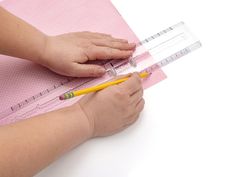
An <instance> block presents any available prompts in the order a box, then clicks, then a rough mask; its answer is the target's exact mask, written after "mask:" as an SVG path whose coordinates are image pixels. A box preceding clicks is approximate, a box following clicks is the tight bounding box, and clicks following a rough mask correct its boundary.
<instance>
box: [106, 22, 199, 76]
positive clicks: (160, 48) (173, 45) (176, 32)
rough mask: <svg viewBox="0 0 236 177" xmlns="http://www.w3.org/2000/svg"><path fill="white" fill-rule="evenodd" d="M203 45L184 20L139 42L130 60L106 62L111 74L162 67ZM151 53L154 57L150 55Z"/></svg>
mask: <svg viewBox="0 0 236 177" xmlns="http://www.w3.org/2000/svg"><path fill="white" fill-rule="evenodd" d="M199 47H201V42H200V41H199V40H198V39H197V38H196V37H195V36H194V35H193V34H192V33H191V32H190V31H189V29H188V28H187V27H186V25H185V24H184V22H180V23H178V24H176V25H173V26H171V27H169V28H167V29H165V30H162V31H161V32H159V33H156V34H154V35H152V36H150V37H148V38H146V39H144V40H142V41H140V42H139V43H138V44H137V50H136V51H135V53H134V55H133V56H132V58H130V59H129V60H128V61H117V60H113V61H111V62H109V63H107V64H105V68H106V69H107V71H108V72H109V74H110V75H117V74H120V73H122V74H124V73H128V72H133V71H142V70H149V71H150V72H151V70H152V69H154V68H156V69H157V68H161V67H163V66H166V65H168V64H170V63H171V62H173V61H175V60H177V59H179V58H181V57H182V56H184V55H186V54H188V53H190V52H192V51H194V50H196V49H198V48H199ZM150 54H151V56H152V57H150Z"/></svg>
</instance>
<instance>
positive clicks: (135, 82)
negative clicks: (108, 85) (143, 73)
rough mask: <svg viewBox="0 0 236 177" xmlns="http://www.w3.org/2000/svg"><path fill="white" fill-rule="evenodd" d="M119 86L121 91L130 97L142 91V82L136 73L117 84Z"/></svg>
mask: <svg viewBox="0 0 236 177" xmlns="http://www.w3.org/2000/svg"><path fill="white" fill-rule="evenodd" d="M119 86H120V87H121V88H122V89H124V90H127V92H128V93H129V95H132V94H134V93H135V92H137V91H138V90H140V89H142V81H141V78H140V77H139V75H138V74H137V73H134V74H132V75H131V76H130V78H129V79H128V80H127V81H125V82H123V83H121V84H119Z"/></svg>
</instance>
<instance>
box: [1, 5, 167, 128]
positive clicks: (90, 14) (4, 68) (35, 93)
mask: <svg viewBox="0 0 236 177" xmlns="http://www.w3.org/2000/svg"><path fill="white" fill-rule="evenodd" d="M0 5H1V6H2V7H4V8H6V9H7V10H9V11H10V12H12V13H13V14H15V15H17V16H18V17H20V18H22V19H24V20H25V21H27V22H29V23H31V24H32V25H34V26H35V27H37V28H38V29H40V30H41V31H43V32H45V33H47V34H49V35H57V34H61V33H68V32H75V31H93V32H101V33H108V34H111V35H112V36H114V37H119V38H126V39H128V40H129V41H132V42H138V41H139V40H138V38H137V37H136V36H135V34H134V33H133V32H132V30H131V29H130V28H129V26H128V25H127V24H126V22H125V21H124V20H123V19H122V17H121V16H120V15H119V13H118V12H117V11H116V9H115V8H114V7H113V5H112V4H111V2H110V1H109V0H93V1H88V0H70V1H66V0H60V1H56V0H51V1H48V0H33V1H29V0H21V1H18V0H5V1H3V2H1V3H0ZM26 50H27V49H26ZM164 78H165V74H164V73H163V72H162V71H161V70H157V71H156V72H155V73H153V74H152V77H151V78H149V79H147V80H146V81H144V86H145V87H148V86H151V85H153V84H155V83H157V82H159V81H161V80H162V79H164ZM107 79H109V76H108V75H106V76H104V77H102V78H99V79H95V80H92V81H90V82H86V83H85V84H83V85H81V86H80V83H82V82H85V81H86V80H91V79H73V80H72V81H71V78H67V77H63V76H60V75H57V74H55V73H53V72H51V71H49V70H48V69H46V68H44V67H42V66H39V65H37V64H34V63H32V62H28V61H25V60H22V59H17V58H13V57H8V56H3V55H0V98H1V106H0V125H3V124H9V123H12V122H15V121H18V120H21V119H25V118H29V117H32V116H34V115H37V114H40V113H43V112H47V111H51V110H54V109H57V108H60V107H64V106H67V105H70V104H73V103H74V102H76V101H77V100H78V99H79V98H76V99H71V100H68V101H60V100H58V96H59V95H61V94H62V93H65V92H67V91H69V90H71V89H78V88H79V89H80V88H84V87H89V86H91V85H94V84H97V83H101V82H103V81H105V80H107ZM28 102H30V103H28Z"/></svg>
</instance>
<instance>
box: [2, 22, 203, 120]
mask: <svg viewBox="0 0 236 177" xmlns="http://www.w3.org/2000/svg"><path fill="white" fill-rule="evenodd" d="M136 46H137V47H136V51H135V52H134V54H133V56H132V57H131V58H129V59H127V60H106V61H105V60H104V61H99V63H98V64H100V65H103V66H104V68H105V69H106V71H107V76H108V77H106V78H107V80H108V79H110V78H111V77H114V76H116V75H118V74H126V73H130V72H134V71H138V72H140V71H147V72H149V73H151V72H153V71H155V70H156V69H159V68H162V67H164V66H166V65H168V64H170V63H172V62H173V61H175V60H177V59H179V58H181V57H183V56H185V55H187V54H188V53H190V52H192V51H194V50H196V49H198V48H199V47H201V42H200V41H199V40H198V39H197V38H196V37H195V36H194V35H193V34H192V33H191V32H190V31H189V29H188V28H187V27H186V25H185V24H184V23H183V22H180V23H178V24H176V25H173V26H171V27H169V28H166V29H164V30H162V31H160V32H158V33H156V34H154V35H151V36H149V37H147V38H145V39H144V40H142V41H140V42H138V43H137V44H136ZM151 56H152V57H151ZM94 80H95V79H94V78H82V79H81V78H80V79H78V78H77V79H75V78H67V79H66V80H64V81H61V82H60V83H56V84H55V85H53V86H52V87H50V88H47V89H45V90H43V91H41V92H40V93H37V94H35V95H33V96H31V97H30V98H27V99H25V100H23V101H21V102H20V103H17V104H15V105H13V106H11V107H10V108H8V109H7V110H5V111H3V112H0V124H1V121H2V120H4V119H6V118H7V117H8V116H11V115H12V114H13V113H15V112H17V111H20V112H21V114H22V112H24V111H22V110H23V109H25V108H26V107H28V106H30V105H31V107H32V109H36V108H40V104H38V103H37V102H38V101H40V100H41V99H45V98H47V97H48V96H51V95H55V96H54V98H53V99H52V98H50V99H49V100H47V101H45V105H49V104H50V103H51V102H53V103H55V102H58V101H59V100H58V96H59V95H62V94H64V93H66V92H70V91H72V90H77V89H80V88H81V87H83V86H86V85H87V84H88V83H91V82H93V81H94ZM103 82H104V81H103ZM68 85H69V86H70V87H64V86H68ZM41 106H42V105H41ZM27 111H28V110H27ZM18 116H19V115H18ZM12 119H13V118H12Z"/></svg>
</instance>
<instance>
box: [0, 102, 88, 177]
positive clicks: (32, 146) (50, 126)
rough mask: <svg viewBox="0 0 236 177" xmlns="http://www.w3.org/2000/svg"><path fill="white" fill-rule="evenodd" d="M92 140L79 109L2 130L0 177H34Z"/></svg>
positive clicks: (68, 109) (34, 119)
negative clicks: (66, 153) (55, 161)
mask: <svg viewBox="0 0 236 177" xmlns="http://www.w3.org/2000/svg"><path fill="white" fill-rule="evenodd" d="M75 113H76V114H75ZM75 115H76V116H75ZM90 136H91V135H90V127H89V123H88V121H87V119H86V116H85V115H84V114H83V112H82V111H81V109H80V107H78V106H77V105H76V106H72V107H68V108H64V109H61V110H57V111H54V112H50V113H46V114H43V115H39V116H36V117H34V118H31V119H28V120H25V121H21V122H18V123H15V124H12V125H8V126H3V127H0V176H1V177H15V176H17V177H30V176H33V175H34V174H35V173H37V172H38V171H40V170H41V169H43V168H44V167H46V166H47V165H48V164H50V163H51V162H52V161H54V160H55V159H57V158H58V157H60V156H61V155H62V154H64V153H65V152H67V151H69V150H70V149H72V148H74V147H75V146H77V145H79V144H81V143H82V142H84V141H85V140H87V139H88V138H89V137H90Z"/></svg>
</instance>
